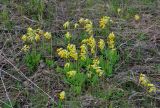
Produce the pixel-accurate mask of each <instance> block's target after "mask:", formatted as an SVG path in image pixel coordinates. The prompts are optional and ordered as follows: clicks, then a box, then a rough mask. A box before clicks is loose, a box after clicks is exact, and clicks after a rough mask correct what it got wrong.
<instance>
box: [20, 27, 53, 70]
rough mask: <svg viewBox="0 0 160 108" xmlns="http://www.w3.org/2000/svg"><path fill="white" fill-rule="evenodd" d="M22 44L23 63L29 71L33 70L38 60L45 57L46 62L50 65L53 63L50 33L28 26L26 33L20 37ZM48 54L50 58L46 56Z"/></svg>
mask: <svg viewBox="0 0 160 108" xmlns="http://www.w3.org/2000/svg"><path fill="white" fill-rule="evenodd" d="M21 39H22V41H23V44H24V46H23V47H22V49H21V50H22V51H23V52H24V53H25V57H24V60H25V63H26V65H27V66H28V68H29V69H30V70H31V71H34V70H35V69H36V68H37V66H38V64H39V62H40V60H41V59H45V60H44V61H46V64H47V65H48V66H49V67H50V66H51V65H52V63H53V59H52V56H53V53H52V52H53V51H52V42H51V41H52V35H51V33H49V32H44V31H43V30H41V29H32V28H30V27H29V28H28V29H27V33H26V34H24V35H23V36H22V37H21ZM47 54H48V56H50V58H49V59H48V58H47Z"/></svg>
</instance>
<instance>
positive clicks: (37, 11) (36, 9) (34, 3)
mask: <svg viewBox="0 0 160 108" xmlns="http://www.w3.org/2000/svg"><path fill="white" fill-rule="evenodd" d="M26 8H27V10H29V12H27V13H29V14H30V15H31V16H32V17H33V18H35V19H38V20H42V19H43V13H44V9H45V4H44V1H43V0H29V2H28V4H27V6H26Z"/></svg>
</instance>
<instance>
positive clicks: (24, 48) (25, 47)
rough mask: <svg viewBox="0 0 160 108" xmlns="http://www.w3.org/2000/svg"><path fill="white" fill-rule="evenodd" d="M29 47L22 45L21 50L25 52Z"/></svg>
mask: <svg viewBox="0 0 160 108" xmlns="http://www.w3.org/2000/svg"><path fill="white" fill-rule="evenodd" d="M29 49H30V46H29V45H24V46H23V48H22V49H21V50H22V51H24V52H27V51H29Z"/></svg>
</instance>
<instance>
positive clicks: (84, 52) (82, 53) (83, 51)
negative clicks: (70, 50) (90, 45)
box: [80, 44, 87, 61]
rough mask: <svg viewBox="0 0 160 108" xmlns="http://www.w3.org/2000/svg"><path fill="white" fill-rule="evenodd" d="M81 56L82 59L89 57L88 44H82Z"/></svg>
mask: <svg viewBox="0 0 160 108" xmlns="http://www.w3.org/2000/svg"><path fill="white" fill-rule="evenodd" d="M80 57H81V60H82V61H85V60H86V58H87V46H86V44H82V45H81V46H80Z"/></svg>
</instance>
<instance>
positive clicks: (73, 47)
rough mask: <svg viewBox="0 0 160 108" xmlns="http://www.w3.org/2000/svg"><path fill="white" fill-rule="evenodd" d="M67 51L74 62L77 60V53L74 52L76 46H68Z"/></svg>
mask: <svg viewBox="0 0 160 108" xmlns="http://www.w3.org/2000/svg"><path fill="white" fill-rule="evenodd" d="M67 50H68V51H69V56H70V57H72V58H73V59H74V60H77V59H78V53H77V50H76V46H75V45H74V44H68V45H67Z"/></svg>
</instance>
